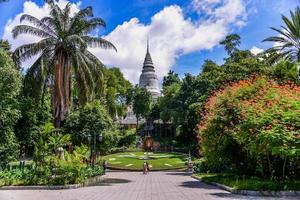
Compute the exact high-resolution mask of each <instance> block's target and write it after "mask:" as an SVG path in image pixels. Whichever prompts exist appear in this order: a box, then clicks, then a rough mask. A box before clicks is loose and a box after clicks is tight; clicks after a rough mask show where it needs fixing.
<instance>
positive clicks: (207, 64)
mask: <svg viewBox="0 0 300 200" xmlns="http://www.w3.org/2000/svg"><path fill="white" fill-rule="evenodd" d="M216 68H218V65H217V63H215V62H214V61H212V60H209V59H207V60H204V63H203V65H202V72H203V73H205V72H210V71H213V70H215V69H216Z"/></svg>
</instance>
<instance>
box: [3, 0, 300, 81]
mask: <svg viewBox="0 0 300 200" xmlns="http://www.w3.org/2000/svg"><path fill="white" fill-rule="evenodd" d="M60 1H66V0H60ZM25 2H27V3H28V2H29V1H25V0H10V1H9V2H6V3H2V4H0V11H1V18H0V36H1V37H4V38H5V39H9V40H11V38H10V36H9V34H8V33H5V26H6V25H10V26H12V25H14V24H15V23H16V21H17V18H16V16H17V15H18V14H19V13H23V12H24V10H26V9H25V6H24V5H25ZM70 2H72V3H74V4H76V6H75V7H80V8H83V7H86V6H93V8H94V15H95V16H99V17H102V18H103V19H104V20H105V21H106V22H107V28H106V29H104V30H100V31H99V34H100V35H102V36H104V37H105V38H106V39H110V40H111V41H113V42H114V44H115V45H116V46H117V47H119V48H118V49H119V51H118V53H117V54H113V53H112V52H108V53H107V52H105V53H104V52H102V51H98V50H95V51H94V52H95V54H96V55H97V56H98V57H99V58H100V59H101V60H103V61H104V62H105V63H106V64H107V65H109V66H117V67H120V68H121V70H122V71H123V73H124V74H125V76H126V77H127V78H128V79H130V80H131V81H132V82H137V78H138V75H139V71H140V69H141V65H142V62H143V57H144V55H145V40H146V37H149V38H150V45H151V46H150V49H151V52H152V54H153V55H152V57H153V61H154V63H155V65H156V69H157V73H158V75H159V77H160V78H161V77H162V76H163V75H165V74H166V72H167V71H168V70H169V69H172V70H174V71H176V72H177V73H179V74H180V75H183V74H184V73H192V74H197V73H199V72H200V70H201V64H202V63H203V61H204V60H205V59H212V60H215V61H216V62H218V63H220V64H221V63H222V62H223V58H224V57H225V56H226V53H225V51H224V50H223V48H222V47H220V46H219V45H218V41H219V40H221V39H222V38H224V37H225V35H226V34H229V33H233V32H234V33H238V34H240V36H241V38H242V46H241V48H242V49H250V48H253V47H257V48H260V49H266V48H268V47H270V46H271V44H266V43H261V41H262V40H263V39H264V38H266V37H268V36H270V35H273V34H274V32H273V31H272V30H270V29H269V27H271V26H274V27H279V26H280V25H281V24H282V22H281V14H285V15H288V12H289V10H294V9H295V7H296V6H297V5H300V0H185V1H183V0H122V1H121V0H82V1H80V2H81V3H80V4H78V2H79V1H77V0H70ZM213 2H217V3H213ZM31 3H34V4H36V5H37V6H39V7H43V6H44V0H32V2H31ZM30 6H32V5H31V4H30V5H29V4H28V5H27V9H28V10H29V11H28V12H31V10H30V8H31V7H30ZM234 6H235V7H234ZM231 7H232V10H230V9H231ZM233 7H234V8H236V9H234V8H233ZM228 8H229V9H228ZM226 9H227V10H226ZM218 10H222V12H221V15H220V14H218V13H217V12H218ZM34 12H35V11H34V9H32V13H30V14H32V15H34V14H35V13H34ZM219 13H220V12H219ZM153 16H156V17H153ZM227 17H228V18H230V17H232V19H230V20H229V19H228V20H227V19H226V20H227V21H226V20H225V22H224V19H222V18H227ZM161 18H163V19H161ZM133 19H136V20H133ZM172 19H174V20H172ZM9 20H11V21H10V22H8V21H9ZM124 22H125V23H128V24H124ZM218 23H219V24H220V31H219V30H218V29H216V28H218V26H214V27H213V28H211V25H215V24H218ZM203 24H204V25H203ZM207 24H209V25H207ZM205 25H207V26H205ZM176 26H178V28H176ZM186 26H187V27H188V28H186ZM8 27H9V26H8ZM169 29H172V30H171V31H170V35H168V32H169V31H168V30H169ZM181 29H184V30H183V31H182V30H181ZM185 29H186V30H185ZM8 30H9V29H8ZM206 30H207V33H206V35H205V34H204V33H201V32H203V31H206ZM7 32H8V31H7ZM186 32H195V34H199V40H197V37H193V35H191V34H190V35H188V33H186ZM218 32H220V33H218ZM177 33H178V36H179V35H180V37H176V34H177ZM186 34H187V35H186ZM207 34H208V35H209V34H211V35H213V34H216V35H215V36H212V37H208V36H207ZM206 37H207V38H206ZM27 40H28V42H30V39H27ZM168 40H172V41H168ZM200 40H201V41H200ZM206 40H207V42H206ZM24 41H25V43H26V42H27V41H26V39H23V40H21V41H19V42H18V43H17V42H14V41H12V43H13V47H14V46H17V45H19V44H21V43H22V42H23V43H24ZM175 44H176V45H175ZM164 45H165V46H164ZM29 63H30V62H29ZM29 63H26V64H24V65H30V64H29ZM24 67H25V68H26V67H28V66H24Z"/></svg>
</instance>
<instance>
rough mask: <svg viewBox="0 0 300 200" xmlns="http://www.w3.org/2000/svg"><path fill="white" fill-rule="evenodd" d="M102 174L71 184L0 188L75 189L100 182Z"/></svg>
mask: <svg viewBox="0 0 300 200" xmlns="http://www.w3.org/2000/svg"><path fill="white" fill-rule="evenodd" d="M103 180H104V176H95V177H92V178H89V179H87V180H85V181H84V182H83V183H78V184H71V185H24V186H3V187H0V190H66V189H77V188H81V187H86V186H90V185H93V184H95V183H98V182H102V181H103Z"/></svg>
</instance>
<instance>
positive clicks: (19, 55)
mask: <svg viewBox="0 0 300 200" xmlns="http://www.w3.org/2000/svg"><path fill="white" fill-rule="evenodd" d="M47 3H48V4H49V6H50V8H51V12H50V16H48V17H44V18H42V19H37V18H36V17H34V16H31V15H28V14H24V15H23V16H22V17H21V19H20V22H23V21H26V22H29V23H30V24H31V25H24V24H21V25H18V26H16V27H15V28H14V29H13V31H12V33H13V36H14V37H15V38H16V37H17V36H18V35H20V34H31V35H35V36H39V37H40V38H41V40H40V41H39V42H36V43H31V44H26V45H22V46H20V47H19V48H17V49H16V50H15V52H14V57H15V58H16V59H17V60H19V61H24V60H26V59H28V58H31V57H32V56H35V55H39V57H38V59H37V61H36V62H35V63H34V64H33V65H32V66H31V67H30V69H29V71H28V75H31V76H33V77H34V80H35V82H34V83H32V84H35V86H34V87H36V86H38V88H40V89H43V88H45V87H46V86H50V90H51V96H52V97H51V103H52V111H53V118H54V125H55V127H60V126H61V122H62V121H63V120H64V119H65V117H66V116H67V115H68V114H69V112H70V107H71V88H72V84H71V82H72V80H75V83H76V84H74V87H76V92H77V94H78V97H79V103H80V104H85V103H86V102H88V101H90V100H91V98H93V96H94V94H95V92H96V90H97V89H99V88H100V87H99V84H101V81H102V78H101V76H102V71H103V64H102V63H101V62H100V61H99V59H98V58H97V57H96V56H94V55H93V54H92V53H91V52H90V51H89V50H88V47H100V48H104V49H114V50H116V48H115V46H114V45H113V44H112V43H110V42H109V41H107V40H105V39H103V38H101V37H97V36H91V35H90V33H91V32H92V31H93V30H95V29H96V28H98V27H105V26H106V24H105V22H104V21H103V19H101V18H95V17H93V10H92V8H91V7H87V8H85V9H83V10H80V11H79V12H77V13H75V14H74V15H71V13H70V10H71V5H70V4H67V5H66V7H65V8H64V9H61V8H60V7H59V6H58V5H57V4H55V3H54V1H53V0H47ZM31 80H32V79H31ZM96 86H97V87H96ZM36 92H38V91H36Z"/></svg>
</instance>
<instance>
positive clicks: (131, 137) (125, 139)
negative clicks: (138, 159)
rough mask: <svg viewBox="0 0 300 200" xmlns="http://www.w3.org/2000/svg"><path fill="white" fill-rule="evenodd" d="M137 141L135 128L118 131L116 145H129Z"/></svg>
mask: <svg viewBox="0 0 300 200" xmlns="http://www.w3.org/2000/svg"><path fill="white" fill-rule="evenodd" d="M136 141H137V136H136V131H135V129H129V130H123V131H121V133H120V140H119V143H118V147H130V146H134V145H135V144H136Z"/></svg>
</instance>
